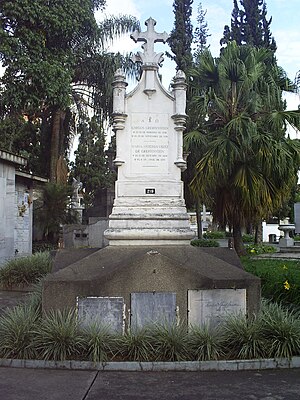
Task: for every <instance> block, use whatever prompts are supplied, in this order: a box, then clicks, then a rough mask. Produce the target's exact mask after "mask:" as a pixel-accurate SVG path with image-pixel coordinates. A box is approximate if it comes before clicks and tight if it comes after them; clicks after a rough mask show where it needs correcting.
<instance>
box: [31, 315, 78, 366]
mask: <svg viewBox="0 0 300 400" xmlns="http://www.w3.org/2000/svg"><path fill="white" fill-rule="evenodd" d="M35 346H36V349H37V351H38V354H39V356H40V357H41V358H42V359H44V360H56V361H58V360H61V361H65V360H67V359H69V360H70V359H77V358H78V356H79V355H80V354H81V353H82V351H83V349H84V344H83V337H82V334H81V333H80V332H79V325H78V320H77V318H76V314H75V311H74V310H65V311H60V310H51V311H49V313H48V314H47V315H46V316H45V317H44V318H43V319H42V321H41V324H40V325H39V327H38V329H37V330H36V332H35Z"/></svg>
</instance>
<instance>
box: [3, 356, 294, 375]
mask: <svg viewBox="0 0 300 400" xmlns="http://www.w3.org/2000/svg"><path fill="white" fill-rule="evenodd" d="M0 367H11V368H36V369H65V370H87V371H88V370H91V371H95V370H96V371H132V372H133V371H152V372H158V371H246V370H248V371H249V370H263V369H292V368H300V356H299V357H292V359H290V360H289V359H287V358H275V359H256V360H221V361H177V362H160V361H158V362H134V361H133V362H131V361H123V362H107V363H93V362H92V361H44V360H17V359H4V358H2V359H0Z"/></svg>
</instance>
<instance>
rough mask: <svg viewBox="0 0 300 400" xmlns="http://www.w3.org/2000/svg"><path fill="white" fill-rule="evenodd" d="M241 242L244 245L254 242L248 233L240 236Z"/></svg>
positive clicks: (252, 236)
mask: <svg viewBox="0 0 300 400" xmlns="http://www.w3.org/2000/svg"><path fill="white" fill-rule="evenodd" d="M242 240H243V242H244V243H253V242H254V235H250V234H248V233H245V234H244V235H243V236H242Z"/></svg>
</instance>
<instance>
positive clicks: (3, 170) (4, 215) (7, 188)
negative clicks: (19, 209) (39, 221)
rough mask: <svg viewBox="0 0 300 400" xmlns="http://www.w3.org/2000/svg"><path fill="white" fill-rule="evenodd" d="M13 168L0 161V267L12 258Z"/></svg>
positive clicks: (13, 214)
mask: <svg viewBox="0 0 300 400" xmlns="http://www.w3.org/2000/svg"><path fill="white" fill-rule="evenodd" d="M14 227H15V166H14V165H13V164H8V163H3V162H1V160H0V265H1V264H3V263H4V262H5V261H6V260H8V259H10V258H12V257H14Z"/></svg>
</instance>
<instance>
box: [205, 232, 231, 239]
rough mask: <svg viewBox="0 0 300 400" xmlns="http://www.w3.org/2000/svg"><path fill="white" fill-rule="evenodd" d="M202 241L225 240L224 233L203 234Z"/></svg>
mask: <svg viewBox="0 0 300 400" xmlns="http://www.w3.org/2000/svg"><path fill="white" fill-rule="evenodd" d="M203 237H204V239H225V237H226V236H225V232H220V231H212V232H205V233H204V234H203Z"/></svg>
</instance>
